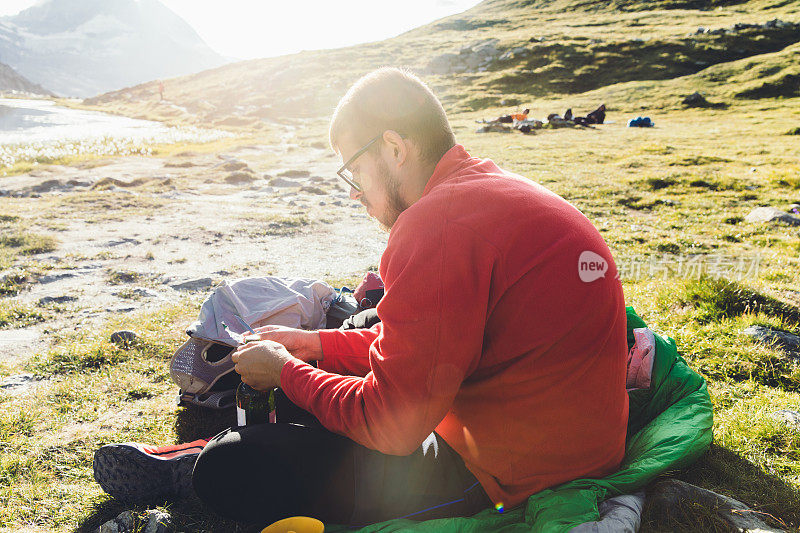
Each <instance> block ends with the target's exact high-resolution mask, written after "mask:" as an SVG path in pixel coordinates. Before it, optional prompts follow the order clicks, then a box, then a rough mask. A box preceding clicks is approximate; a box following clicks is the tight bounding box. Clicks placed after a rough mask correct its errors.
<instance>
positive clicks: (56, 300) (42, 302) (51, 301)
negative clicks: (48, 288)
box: [39, 295, 78, 305]
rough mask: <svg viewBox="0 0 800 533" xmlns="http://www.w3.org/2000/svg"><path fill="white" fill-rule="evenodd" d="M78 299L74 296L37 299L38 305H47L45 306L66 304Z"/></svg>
mask: <svg viewBox="0 0 800 533" xmlns="http://www.w3.org/2000/svg"><path fill="white" fill-rule="evenodd" d="M77 299H78V298H77V297H76V296H66V295H64V296H45V297H44V298H39V305H47V304H63V303H67V302H74V301H75V300H77Z"/></svg>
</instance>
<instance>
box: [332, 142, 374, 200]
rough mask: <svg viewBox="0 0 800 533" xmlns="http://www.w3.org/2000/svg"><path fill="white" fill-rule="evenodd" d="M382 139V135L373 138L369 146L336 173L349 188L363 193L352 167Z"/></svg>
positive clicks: (354, 155) (364, 147)
mask: <svg viewBox="0 0 800 533" xmlns="http://www.w3.org/2000/svg"><path fill="white" fill-rule="evenodd" d="M381 137H383V134H382V133H381V134H380V135H376V136H375V137H373V138H372V140H370V141H369V142H368V143H367V144H365V145H364V146H363V147H362V148H361V149H360V150H359V151H358V152H356V153H354V154H353V157H351V158H350V159H348V160H347V161H346V162H345V164H344V165H342V166H341V168H339V170H337V171H336V173H337V174H339V177H340V178H342V179H343V180H344V181H345V182H346V183H347V184H348V185H349V186H351V187H352V188H353V189H355V190H356V191H358V192H361V185H360V184H359V183H358V182H357V181H356V179H355V177H354V176H353V171H352V170H350V165H352V164H353V162H355V160H356V159H358V158H359V157H361V156H362V155H364V152H366V151H367V150H369V148H370V146H372V145H373V144H375V142H376V141H377V140H378V139H380V138H381Z"/></svg>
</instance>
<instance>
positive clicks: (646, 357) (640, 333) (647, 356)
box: [625, 328, 656, 391]
mask: <svg viewBox="0 0 800 533" xmlns="http://www.w3.org/2000/svg"><path fill="white" fill-rule="evenodd" d="M633 337H634V339H635V342H634V345H633V347H632V348H631V349H630V351H629V352H628V374H627V379H626V380H625V387H627V389H628V390H629V391H630V390H634V389H648V388H650V380H651V378H652V377H653V359H654V358H655V355H656V340H655V337H654V336H653V332H652V331H651V330H649V329H647V328H637V329H634V330H633Z"/></svg>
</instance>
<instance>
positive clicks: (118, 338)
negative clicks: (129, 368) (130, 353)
mask: <svg viewBox="0 0 800 533" xmlns="http://www.w3.org/2000/svg"><path fill="white" fill-rule="evenodd" d="M138 339H139V337H138V336H137V335H136V333H134V332H132V331H128V330H126V329H123V330H120V331H115V332H114V333H112V334H111V337H110V338H109V340H110V341H111V342H113V343H114V344H116V345H117V346H121V347H122V348H125V349H126V350H127V349H128V348H130V347H131V346H132V345H133V343H135V342H136V341H137V340H138Z"/></svg>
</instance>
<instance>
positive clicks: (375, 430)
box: [281, 209, 498, 455]
mask: <svg viewBox="0 0 800 533" xmlns="http://www.w3.org/2000/svg"><path fill="white" fill-rule="evenodd" d="M444 211H445V210H441V209H440V210H436V212H435V213H431V212H427V213H422V214H421V216H420V215H417V216H416V218H414V219H411V220H409V219H408V218H405V220H403V221H402V223H401V219H403V217H402V216H401V219H398V221H397V223H396V224H395V228H393V231H392V235H391V236H390V238H389V243H388V245H387V248H386V251H385V253H384V255H383V257H382V259H381V267H380V270H381V272H380V274H381V278H382V279H383V280H384V282H385V284H386V293H385V295H384V297H383V299H382V300H381V302H380V304H379V305H378V314H379V315H380V317H381V320H382V324H383V326H382V329H381V330H380V333H379V334H378V336H377V338H376V339H375V341H374V342H373V343H372V344H371V346H370V349H369V365H370V372H369V373H367V374H366V375H365V376H363V377H355V376H341V375H335V374H331V373H329V372H326V371H324V370H323V369H319V368H314V367H312V366H311V365H308V364H306V363H304V362H302V361H300V360H296V359H295V360H290V361H289V362H287V363H286V364H285V365H284V367H283V369H282V372H281V387H282V388H283V389H284V391H285V392H286V394H287V396H289V398H290V399H291V400H292V401H293V402H295V403H296V404H297V405H299V406H300V407H303V408H305V409H306V410H308V411H310V412H311V413H313V414H314V415H315V416H316V417H317V418H318V419H319V420H320V421H321V422H322V424H323V425H324V426H325V427H326V428H328V429H329V430H331V431H333V432H336V433H339V434H341V435H345V436H347V437H349V438H350V439H352V440H354V441H356V442H358V443H360V444H362V445H364V446H366V447H368V448H372V449H375V450H378V451H380V452H382V453H386V454H392V455H408V454H411V453H412V452H413V451H414V450H415V449H416V448H417V447H418V446H419V445H420V444H421V443H422V441H423V440H424V439H425V437H427V436H428V435H429V434H430V433H431V432H432V431H433V430H434V429H435V428H436V426H437V425H438V424H439V422H441V420H442V419H443V418H444V416H445V415H446V414H447V412H448V411H449V409H450V407H451V405H452V403H453V399H454V398H455V395H456V393H457V392H458V390H459V387H460V385H461V383H462V381H463V380H464V379H465V377H466V376H468V375H469V374H470V373H471V372H472V371H473V370H474V369H475V367H476V366H477V363H478V360H479V358H480V355H481V351H482V345H483V334H484V328H485V321H486V314H487V309H488V295H489V289H490V285H491V283H492V277H493V276H492V273H493V272H494V271H495V265H497V263H498V261H497V259H496V255H497V254H496V251H495V249H494V248H493V247H492V246H490V245H489V244H487V243H485V242H483V241H481V240H480V238H478V237H476V236H475V235H474V233H473V232H472V230H471V229H469V228H465V227H462V226H460V225H458V224H455V223H448V222H447V221H446V219H445V216H446V213H445V212H444ZM404 215H405V213H404Z"/></svg>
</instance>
